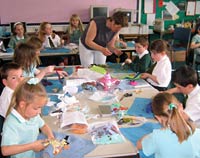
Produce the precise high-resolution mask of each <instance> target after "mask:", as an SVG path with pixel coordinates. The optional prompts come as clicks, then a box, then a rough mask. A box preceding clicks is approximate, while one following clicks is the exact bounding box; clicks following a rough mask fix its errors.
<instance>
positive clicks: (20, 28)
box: [15, 25, 24, 37]
mask: <svg viewBox="0 0 200 158" xmlns="http://www.w3.org/2000/svg"><path fill="white" fill-rule="evenodd" d="M15 33H16V34H17V36H19V37H22V36H24V27H23V26H22V25H16V27H15Z"/></svg>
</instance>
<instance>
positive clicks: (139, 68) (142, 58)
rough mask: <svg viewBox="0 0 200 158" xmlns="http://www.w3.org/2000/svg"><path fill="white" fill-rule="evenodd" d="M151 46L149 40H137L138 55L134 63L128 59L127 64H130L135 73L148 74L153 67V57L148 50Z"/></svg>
mask: <svg viewBox="0 0 200 158" xmlns="http://www.w3.org/2000/svg"><path fill="white" fill-rule="evenodd" d="M148 46H149V42H148V39H147V38H145V37H138V38H137V39H136V40H135V50H136V53H137V54H138V56H137V57H135V59H134V60H133V61H131V60H130V59H126V60H125V63H127V64H130V68H131V69H132V70H133V71H134V72H140V73H143V72H146V71H147V70H148V68H149V67H150V66H151V65H152V61H151V56H150V54H149V51H148V50H147V49H148Z"/></svg>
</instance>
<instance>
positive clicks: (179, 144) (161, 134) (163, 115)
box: [137, 93, 200, 158]
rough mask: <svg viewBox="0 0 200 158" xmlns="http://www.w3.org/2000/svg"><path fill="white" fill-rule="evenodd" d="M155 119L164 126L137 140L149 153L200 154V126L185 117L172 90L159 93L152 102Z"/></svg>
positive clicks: (162, 156) (179, 157)
mask: <svg viewBox="0 0 200 158" xmlns="http://www.w3.org/2000/svg"><path fill="white" fill-rule="evenodd" d="M152 110H153V113H154V116H155V118H156V119H157V120H158V122H159V123H160V124H161V125H162V128H161V129H154V130H153V132H152V133H150V134H149V135H146V136H144V137H143V138H142V139H140V140H139V141H138V142H137V148H138V149H139V150H140V149H142V151H143V153H144V154H145V155H146V156H150V155H152V154H154V155H155V158H169V157H174V158H175V157H176V158H183V157H188V158H189V157H190V158H195V157H200V145H199V141H200V129H198V128H195V126H194V125H193V124H192V123H191V122H189V121H188V120H185V119H184V117H183V111H182V110H181V104H180V103H179V102H178V101H177V99H176V98H175V96H173V95H172V94H169V93H158V94H157V95H156V96H155V97H154V98H153V101H152Z"/></svg>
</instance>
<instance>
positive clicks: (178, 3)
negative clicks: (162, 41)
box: [141, 0, 200, 29]
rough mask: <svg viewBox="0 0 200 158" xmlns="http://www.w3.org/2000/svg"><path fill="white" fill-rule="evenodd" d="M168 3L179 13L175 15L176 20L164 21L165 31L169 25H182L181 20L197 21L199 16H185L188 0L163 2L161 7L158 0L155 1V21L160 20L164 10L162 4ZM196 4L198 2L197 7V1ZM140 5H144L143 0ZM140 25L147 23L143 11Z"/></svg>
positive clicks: (166, 0)
mask: <svg viewBox="0 0 200 158" xmlns="http://www.w3.org/2000/svg"><path fill="white" fill-rule="evenodd" d="M169 1H172V2H173V3H174V4H175V5H176V6H178V7H180V11H179V12H178V13H177V15H178V16H179V18H178V19H176V20H170V19H169V20H165V29H167V28H168V27H169V25H174V24H176V23H182V21H183V20H184V21H191V22H192V21H193V20H195V19H197V18H198V17H199V16H200V14H195V15H192V16H188V15H186V11H187V3H188V0H163V5H162V6H160V4H159V2H160V0H156V15H155V18H156V19H157V18H159V19H160V18H162V12H163V10H166V9H165V5H164V3H165V2H169ZM196 2H198V5H199V0H197V1H196ZM183 4H184V5H183ZM142 5H144V0H142ZM181 7H182V8H181ZM141 8H144V6H142V7H141ZM197 13H198V12H197ZM141 23H143V24H146V23H147V14H145V13H144V10H143V9H142V10H141Z"/></svg>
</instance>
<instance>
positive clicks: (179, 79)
mask: <svg viewBox="0 0 200 158" xmlns="http://www.w3.org/2000/svg"><path fill="white" fill-rule="evenodd" d="M197 78H198V77H197V73H196V72H195V70H194V69H192V68H191V67H189V66H186V65H185V66H181V67H179V68H178V69H177V70H176V71H174V72H173V74H172V82H173V83H174V85H175V88H171V89H169V90H167V92H169V93H182V94H184V95H186V97H187V98H185V100H186V102H185V109H184V111H185V113H186V114H187V116H188V117H187V118H188V119H191V120H192V121H194V123H195V124H196V125H197V126H198V127H200V86H199V85H198V80H197Z"/></svg>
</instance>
